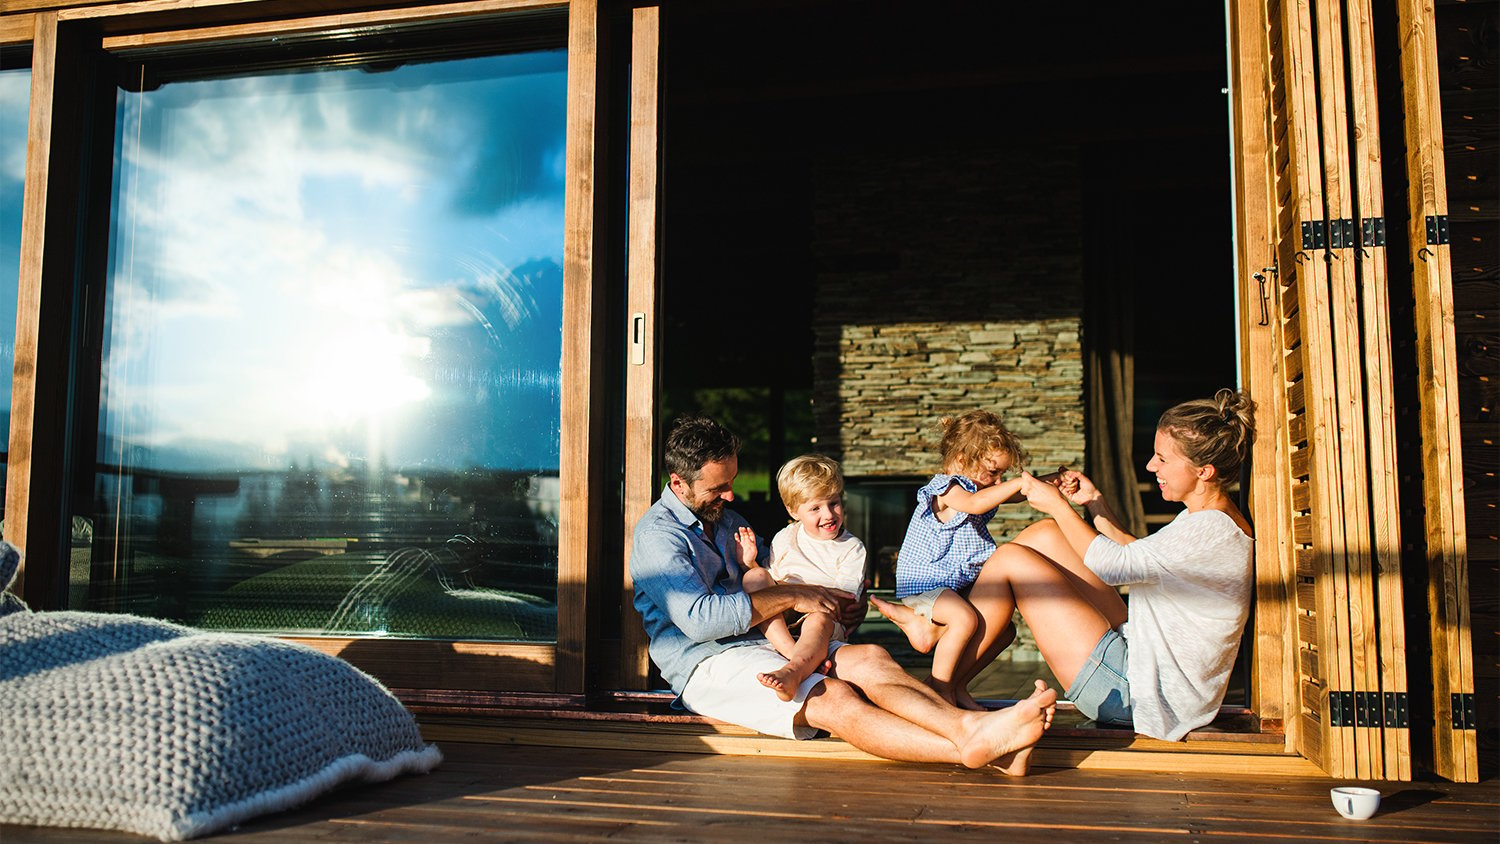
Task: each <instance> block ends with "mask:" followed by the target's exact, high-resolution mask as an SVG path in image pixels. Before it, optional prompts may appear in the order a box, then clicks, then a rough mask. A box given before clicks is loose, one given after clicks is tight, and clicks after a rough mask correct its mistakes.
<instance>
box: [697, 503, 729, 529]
mask: <svg viewBox="0 0 1500 844" xmlns="http://www.w3.org/2000/svg"><path fill="white" fill-rule="evenodd" d="M693 515H695V516H697V517H698V518H699V519H700V520H702V521H705V522H715V523H717V522H718V521H719V519H720V517H722V516H723V515H724V499H722V498H714V499H712V500H710V501H707V502H705V503H703V504H700V505H698V506H697V507H694V508H693Z"/></svg>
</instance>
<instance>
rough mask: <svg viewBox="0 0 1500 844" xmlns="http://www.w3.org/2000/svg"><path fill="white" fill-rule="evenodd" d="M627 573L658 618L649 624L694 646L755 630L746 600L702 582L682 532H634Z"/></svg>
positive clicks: (751, 609) (748, 600)
mask: <svg viewBox="0 0 1500 844" xmlns="http://www.w3.org/2000/svg"><path fill="white" fill-rule="evenodd" d="M630 574H631V579H632V580H633V581H634V582H635V588H636V589H637V590H639V591H640V592H642V593H644V594H645V596H646V598H647V599H648V600H649V601H650V603H651V605H652V614H653V615H655V616H656V617H655V618H651V619H647V622H648V625H649V624H659V623H663V622H664V623H668V624H670V625H672V626H673V627H676V628H677V629H678V630H679V631H681V633H682V634H683V635H685V636H687V637H688V638H689V639H691V640H693V641H695V642H711V641H713V640H715V639H723V638H725V637H728V636H737V635H739V634H741V633H745V632H747V631H749V630H750V629H751V628H752V627H754V626H755V622H752V621H751V617H752V615H753V608H752V602H751V600H750V596H748V595H747V594H745V593H744V592H727V593H718V592H715V591H714V590H713V588H712V584H711V583H707V582H705V581H704V575H703V573H702V572H700V570H699V568H698V565H697V562H696V561H695V560H694V558H693V551H692V546H691V544H690V542H689V541H688V539H687V537H686V536H685V535H683V534H681V533H677V532H675V531H671V530H660V529H659V530H645V531H638V532H637V534H636V537H635V544H634V548H633V550H632V551H631V555H630ZM649 629H650V627H649V626H648V631H649Z"/></svg>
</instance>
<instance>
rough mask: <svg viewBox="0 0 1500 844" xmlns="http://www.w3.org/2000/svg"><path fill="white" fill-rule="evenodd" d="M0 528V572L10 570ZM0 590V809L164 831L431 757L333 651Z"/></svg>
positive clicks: (207, 824) (405, 769) (413, 766)
mask: <svg viewBox="0 0 1500 844" xmlns="http://www.w3.org/2000/svg"><path fill="white" fill-rule="evenodd" d="M15 557H16V555H15V550H14V549H13V548H11V547H10V546H9V545H7V544H4V543H0V583H8V582H9V580H10V578H11V576H12V575H13V574H14V570H15ZM17 604H18V602H13V603H10V604H7V603H5V602H4V601H0V759H3V760H4V764H3V765H0V823H12V824H27V825H43V826H67V827H97V828H104V829H118V830H124V831H128V832H134V833H139V834H142V835H150V836H154V837H156V838H159V839H161V840H163V841H175V840H181V839H184V838H191V837H194V836H197V835H203V834H205V833H209V832H213V831H215V830H219V829H223V828H224V827H228V826H232V825H234V824H236V823H239V822H240V821H243V820H245V819H247V818H250V817H254V816H256V815H259V814H263V813H266V812H273V811H278V810H281V809H286V808H289V807H291V806H294V805H296V804H299V803H302V802H304V801H307V800H309V799H311V798H312V797H314V796H316V795H318V794H321V793H323V792H325V791H327V790H329V789H330V788H332V787H334V786H336V785H339V784H340V783H344V782H348V781H366V782H374V781H380V780H386V779H390V778H392V777H395V776H398V775H400V774H403V773H415V772H424V773H425V772H426V771H429V770H431V769H432V768H433V767H434V766H435V765H437V763H438V762H439V761H440V760H441V754H440V753H439V752H438V749H437V748H436V747H434V746H428V745H426V744H424V742H423V741H422V737H421V735H420V733H419V732H418V730H417V725H416V722H415V720H414V719H413V718H412V716H411V714H410V713H409V712H407V711H406V710H405V709H404V708H403V707H402V706H401V704H400V702H399V701H397V700H396V699H395V698H394V697H393V696H392V695H391V694H390V693H389V692H388V691H386V690H385V688H384V687H382V686H381V685H380V684H379V683H378V682H376V681H375V680H374V679H372V678H371V677H368V676H366V675H365V674H363V673H361V672H360V671H358V670H357V669H355V668H354V667H352V666H350V665H349V664H348V663H346V662H344V661H342V660H339V659H337V658H334V657H331V656H328V655H326V654H322V653H319V652H318V651H315V650H313V649H311V648H307V647H304V646H301V645H295V644H291V643H288V642H281V641H277V640H274V639H267V638H262V637H258V636H251V635H245V634H230V633H204V632H200V631H197V630H193V629H191V628H187V627H182V626H180V625H176V624H169V623H167V622H163V621H157V620H154V619H146V618H138V617H135V616H128V615H111V614H104V613H84V612H46V613H36V612H31V611H29V610H27V609H26V608H25V607H24V605H19V608H17Z"/></svg>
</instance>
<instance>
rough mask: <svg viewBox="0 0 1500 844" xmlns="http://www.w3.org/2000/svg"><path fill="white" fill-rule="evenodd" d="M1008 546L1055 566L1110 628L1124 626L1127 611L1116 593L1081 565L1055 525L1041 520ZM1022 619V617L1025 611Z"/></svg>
mask: <svg viewBox="0 0 1500 844" xmlns="http://www.w3.org/2000/svg"><path fill="white" fill-rule="evenodd" d="M1011 543H1012V544H1016V545H1024V546H1026V547H1027V548H1030V549H1032V550H1033V551H1036V552H1037V553H1038V554H1041V555H1042V556H1043V557H1046V558H1047V559H1048V560H1051V561H1052V562H1053V563H1056V564H1057V566H1058V567H1059V568H1061V569H1062V570H1063V572H1064V574H1066V575H1067V577H1068V580H1069V581H1071V582H1072V583H1073V587H1074V588H1075V589H1077V590H1078V593H1079V594H1080V595H1083V596H1084V597H1085V598H1088V599H1089V602H1090V603H1092V604H1093V605H1094V606H1095V607H1096V608H1098V610H1099V614H1100V615H1102V616H1104V617H1105V618H1106V619H1108V620H1109V625H1110V626H1111V627H1119V626H1120V625H1122V624H1124V623H1125V619H1126V617H1127V611H1126V608H1125V601H1124V599H1122V598H1121V597H1120V593H1119V591H1118V590H1116V589H1115V587H1113V586H1110V585H1109V584H1108V583H1105V582H1104V581H1102V580H1100V579H1099V575H1097V574H1094V572H1093V570H1091V569H1090V568H1089V567H1088V566H1086V565H1084V563H1083V558H1082V557H1079V556H1078V552H1077V551H1075V550H1073V546H1072V545H1069V544H1068V540H1067V539H1066V538H1065V537H1064V536H1063V533H1062V530H1061V529H1059V528H1058V526H1057V522H1054V521H1053V520H1051V519H1043V520H1042V521H1040V522H1035V523H1033V524H1031V525H1028V526H1027V527H1026V529H1025V530H1023V531H1021V533H1020V534H1019V535H1017V536H1016V538H1015V539H1013V540H1011ZM1022 615H1025V611H1024V610H1023V611H1022Z"/></svg>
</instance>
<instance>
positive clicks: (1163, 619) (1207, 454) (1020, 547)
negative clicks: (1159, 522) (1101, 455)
mask: <svg viewBox="0 0 1500 844" xmlns="http://www.w3.org/2000/svg"><path fill="white" fill-rule="evenodd" d="M1254 410H1255V405H1254V402H1252V401H1251V400H1250V398H1249V396H1247V395H1245V394H1244V393H1243V392H1236V391H1233V390H1227V389H1226V390H1220V391H1219V392H1218V393H1217V394H1216V395H1215V396H1214V398H1212V399H1202V400H1198V401H1190V402H1186V403H1184V404H1180V405H1177V406H1175V407H1173V408H1171V409H1170V410H1168V411H1167V412H1166V413H1165V414H1163V415H1162V417H1161V419H1160V421H1159V422H1158V423H1157V426H1156V438H1155V444H1154V448H1155V453H1154V454H1153V455H1152V457H1151V460H1150V462H1148V463H1147V464H1146V470H1147V471H1149V472H1151V473H1152V474H1154V475H1155V476H1156V485H1157V487H1158V489H1160V490H1161V494H1162V498H1164V499H1166V500H1167V501H1174V502H1180V503H1182V504H1183V505H1184V508H1185V509H1184V510H1183V511H1182V512H1181V513H1179V514H1178V515H1177V517H1176V518H1175V519H1173V521H1172V522H1171V523H1170V524H1168V525H1166V526H1164V527H1163V528H1162V529H1161V530H1159V531H1157V532H1156V533H1154V534H1152V535H1150V536H1147V537H1144V538H1136V537H1134V536H1132V535H1130V534H1129V533H1127V532H1125V531H1124V530H1122V529H1121V528H1120V522H1119V520H1118V519H1117V518H1116V517H1115V515H1114V513H1113V512H1112V511H1111V510H1110V508H1109V505H1108V504H1107V503H1106V502H1105V501H1104V500H1103V498H1102V497H1101V496H1100V494H1099V490H1098V489H1097V488H1096V487H1095V486H1094V484H1093V483H1092V482H1091V481H1090V480H1089V479H1088V478H1087V477H1085V476H1084V475H1082V474H1081V473H1078V472H1069V473H1067V474H1066V475H1065V476H1064V479H1063V482H1062V483H1060V484H1053V483H1047V482H1044V481H1040V480H1037V479H1035V478H1032V477H1031V476H1030V475H1023V481H1024V483H1023V486H1022V493H1023V494H1024V495H1025V496H1026V498H1027V500H1028V501H1029V502H1030V503H1031V505H1032V506H1033V507H1035V508H1036V509H1038V510H1040V511H1042V512H1043V513H1045V514H1047V515H1048V516H1051V517H1052V518H1051V519H1048V520H1044V521H1041V522H1037V523H1036V524H1033V525H1031V526H1030V527H1028V528H1026V530H1024V531H1022V532H1021V534H1020V535H1019V536H1017V537H1016V539H1015V540H1013V541H1012V542H1009V543H1007V544H1005V545H1004V546H1002V547H1001V548H1000V549H999V551H997V553H996V554H995V556H994V557H993V558H991V560H990V561H989V562H988V563H987V564H986V565H985V567H984V569H983V570H982V571H981V572H980V574H979V577H978V578H977V579H976V580H975V582H974V585H973V586H972V587H971V588H970V590H969V593H968V598H969V601H970V602H971V603H972V604H973V605H974V607H975V608H976V609H978V610H979V612H980V614H981V615H982V616H983V618H984V624H983V625H982V626H983V628H984V629H983V631H982V632H981V634H980V636H979V637H978V638H979V640H980V641H979V642H978V643H977V647H976V648H975V650H971V651H970V654H971V656H972V658H974V659H975V660H977V664H979V665H985V664H988V662H989V661H990V660H992V659H994V653H990V651H991V650H993V651H995V652H996V653H998V651H999V650H1000V649H1001V648H1003V647H1004V643H1005V642H1006V641H1007V640H1008V638H1009V635H1008V632H1007V631H1008V628H1009V626H1010V620H1011V617H1012V613H1013V612H1014V611H1015V610H1020V613H1021V616H1022V617H1023V618H1024V619H1025V620H1026V622H1027V624H1028V625H1029V626H1030V628H1031V630H1032V633H1033V634H1034V635H1035V637H1036V641H1037V646H1038V648H1039V649H1040V650H1041V652H1042V657H1043V658H1044V659H1046V660H1047V665H1048V667H1050V668H1051V669H1052V672H1053V674H1055V675H1056V676H1057V679H1058V682H1059V683H1061V684H1062V685H1063V686H1064V687H1066V688H1067V692H1066V696H1067V698H1068V699H1069V700H1071V701H1073V703H1074V704H1075V705H1077V707H1078V709H1079V711H1080V712H1082V713H1084V714H1085V715H1087V716H1088V717H1090V718H1092V719H1094V720H1095V721H1096V722H1098V723H1100V724H1101V725H1126V724H1130V725H1133V727H1134V729H1135V730H1136V731H1137V732H1140V733H1143V734H1145V735H1149V736H1153V737H1156V738H1161V739H1166V740H1170V741H1175V740H1177V739H1180V738H1182V737H1183V736H1184V735H1186V734H1187V733H1188V732H1189V731H1191V730H1193V729H1196V728H1198V727H1201V726H1203V725H1205V724H1207V723H1209V722H1210V721H1212V720H1213V719H1214V716H1215V715H1216V713H1217V712H1218V708H1219V704H1220V703H1221V702H1222V701H1223V698H1224V690H1225V688H1226V686H1227V685H1228V682H1229V673H1230V670H1231V669H1232V668H1233V667H1234V659H1235V654H1236V652H1237V651H1238V647H1239V641H1240V636H1241V632H1242V631H1243V629H1244V626H1245V621H1246V619H1247V618H1248V616H1249V611H1250V594H1251V588H1252V568H1251V546H1252V542H1251V536H1252V532H1251V526H1250V522H1249V521H1248V520H1247V519H1246V518H1245V516H1244V515H1243V514H1242V513H1240V511H1239V508H1238V507H1236V506H1235V503H1234V500H1233V499H1232V498H1231V497H1230V496H1229V494H1228V493H1227V492H1226V491H1225V486H1226V484H1228V483H1229V482H1230V481H1231V480H1232V479H1234V478H1235V477H1237V473H1238V470H1239V466H1240V463H1241V462H1242V461H1243V460H1244V459H1245V457H1246V456H1247V455H1248V453H1249V449H1250V446H1251V443H1252V442H1253V441H1254V436H1255V424H1254ZM1074 505H1077V506H1080V507H1082V508H1083V509H1084V512H1085V515H1082V516H1081V515H1080V514H1079V513H1078V512H1077V510H1075V509H1074ZM1127 585H1128V586H1129V587H1130V603H1129V606H1128V607H1127V605H1126V603H1125V601H1124V600H1123V599H1122V598H1121V597H1120V593H1119V592H1118V591H1116V587H1119V586H1127ZM997 646H998V647H997ZM960 676H962V669H961V670H960Z"/></svg>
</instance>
